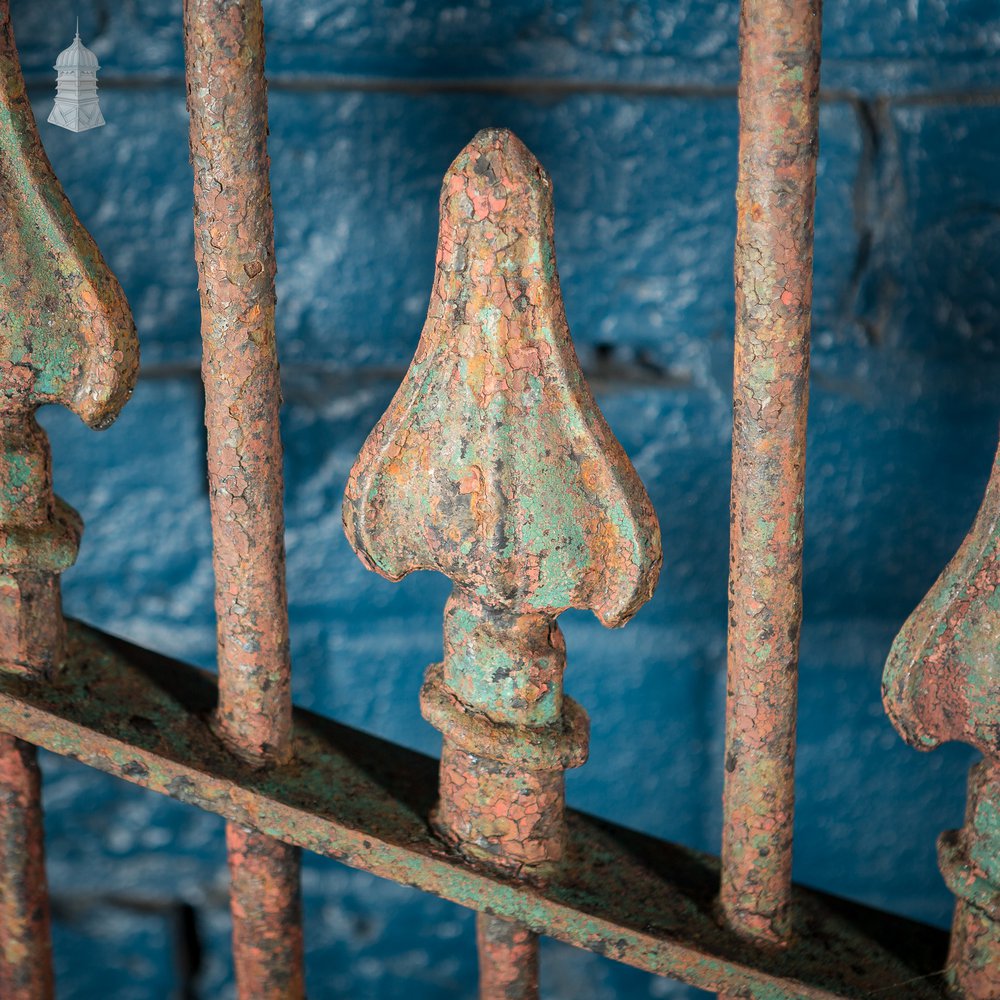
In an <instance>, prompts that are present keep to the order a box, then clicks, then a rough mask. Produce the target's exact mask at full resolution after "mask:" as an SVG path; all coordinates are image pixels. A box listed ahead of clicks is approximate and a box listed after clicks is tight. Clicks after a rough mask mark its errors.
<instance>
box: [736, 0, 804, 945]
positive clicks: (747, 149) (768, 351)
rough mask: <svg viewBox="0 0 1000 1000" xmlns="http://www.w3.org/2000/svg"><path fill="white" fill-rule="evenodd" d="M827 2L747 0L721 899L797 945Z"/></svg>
mask: <svg viewBox="0 0 1000 1000" xmlns="http://www.w3.org/2000/svg"><path fill="white" fill-rule="evenodd" d="M819 54H820V11H819V0H744V2H743V7H742V16H741V22H740V67H741V73H740V90H739V103H740V151H739V181H738V186H737V190H736V207H737V229H736V350H735V359H734V378H733V476H732V527H731V543H730V572H729V665H728V687H727V700H726V754H725V791H724V801H723V816H724V820H723V834H722V883H721V893H720V900H721V905H722V912H723V914H724V917H725V920H726V922H727V923H728V925H729V926H730V927H731V928H732V929H733V930H734V931H736V932H737V933H740V934H744V935H746V936H748V937H750V938H752V939H754V940H756V941H758V942H760V943H761V944H764V945H774V946H781V945H783V944H785V943H787V939H788V934H789V931H790V926H791V916H790V914H789V903H790V887H791V878H792V813H793V806H794V787H793V785H794V762H795V715H796V687H797V682H798V649H799V630H800V625H801V621H802V538H803V523H802V514H803V498H804V489H805V444H806V407H807V401H808V394H809V383H808V378H809V324H810V310H811V303H812V259H813V206H814V200H815V184H816V152H817V130H818V108H819V105H818V93H819Z"/></svg>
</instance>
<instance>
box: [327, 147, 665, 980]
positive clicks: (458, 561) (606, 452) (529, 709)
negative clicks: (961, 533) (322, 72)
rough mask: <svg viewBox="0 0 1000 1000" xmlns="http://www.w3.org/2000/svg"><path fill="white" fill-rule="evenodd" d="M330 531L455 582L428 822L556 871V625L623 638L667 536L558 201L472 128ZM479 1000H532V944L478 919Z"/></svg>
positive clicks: (560, 830) (559, 813) (561, 714)
mask: <svg viewBox="0 0 1000 1000" xmlns="http://www.w3.org/2000/svg"><path fill="white" fill-rule="evenodd" d="M344 525H345V529H346V531H347V536H348V538H349V539H350V542H351V544H352V546H353V547H354V549H355V551H356V552H357V553H358V555H359V556H360V557H361V559H362V560H363V562H364V563H365V565H366V566H368V567H369V568H370V569H373V570H375V571H377V572H379V573H381V574H382V575H383V576H386V577H388V578H389V579H390V580H399V579H401V578H402V577H403V576H405V575H406V574H407V573H409V572H411V571H413V570H418V569H437V570H440V571H441V572H443V573H445V574H446V575H447V576H449V577H450V578H451V580H452V581H453V583H454V585H455V586H454V589H453V591H452V594H451V597H450V598H449V600H448V604H447V606H446V608H445V615H444V661H443V662H442V663H440V664H435V665H433V666H431V667H430V668H429V669H428V671H427V677H426V680H425V683H424V687H423V690H422V692H421V708H422V711H423V714H424V717H425V718H426V719H427V720H428V721H429V722H430V723H431V724H432V725H434V726H435V727H436V728H437V729H439V730H440V731H441V732H442V734H443V736H444V745H443V750H442V756H441V771H440V800H439V803H438V806H437V808H436V810H435V812H434V816H433V823H434V826H435V828H436V829H437V831H438V832H439V833H440V835H441V836H442V837H443V838H444V840H446V841H447V842H448V843H450V844H452V845H454V846H455V848H456V849H457V850H458V851H460V852H461V853H462V854H464V855H466V856H468V857H470V858H473V859H476V860H478V861H480V862H484V863H486V864H489V865H492V866H495V867H497V868H501V869H504V870H507V871H510V872H511V873H512V874H514V875H516V876H517V877H520V878H525V879H541V880H544V879H545V878H546V877H548V876H550V875H551V872H552V870H553V868H554V867H555V866H556V865H558V863H559V862H560V860H561V859H562V857H563V852H564V846H565V837H566V829H565V823H564V797H565V796H564V771H565V769H566V768H568V767H576V766H579V765H580V764H582V763H583V762H584V760H585V759H586V755H587V738H588V721H587V716H586V713H585V712H584V711H583V710H582V709H581V708H580V707H579V706H578V705H576V704H575V703H574V702H572V701H571V700H570V699H569V698H566V697H565V696H564V695H563V672H564V670H565V666H566V647H565V643H564V641H563V638H562V633H561V632H560V629H559V626H558V624H557V623H556V618H557V616H558V615H559V614H560V613H561V612H562V611H564V610H565V609H566V608H569V607H576V608H590V609H592V610H593V611H594V612H595V613H596V614H597V616H598V618H599V619H600V620H601V621H602V622H603V623H604V624H605V625H608V626H618V625H622V624H624V623H625V622H626V621H628V619H629V618H631V617H632V615H633V614H635V612H636V611H637V610H638V609H639V607H641V605H642V604H643V603H645V601H646V600H648V598H649V596H650V594H651V593H652V591H653V587H654V586H655V583H656V578H657V575H658V573H659V568H660V562H661V554H660V533H659V526H658V524H657V521H656V516H655V514H654V513H653V509H652V506H651V504H650V502H649V498H648V497H647V496H646V491H645V489H644V488H643V486H642V483H641V482H640V481H639V478H638V476H637V475H636V473H635V470H634V469H633V468H632V465H631V463H630V462H629V460H628V458H627V456H626V455H625V452H624V451H623V450H622V448H621V445H619V444H618V442H617V441H616V440H615V438H614V435H613V434H612V433H611V430H610V429H609V427H608V425H607V423H606V422H605V420H604V418H603V416H602V415H601V413H600V411H599V410H598V408H597V404H596V403H595V402H594V399H593V396H592V395H591V393H590V389H589V388H588V386H587V384H586V382H585V381H584V378H583V374H582V373H581V371H580V367H579V363H578V361H577V358H576V353H575V351H574V350H573V345H572V342H571V340H570V337H569V330H568V328H567V325H566V317H565V312H564V309H563V304H562V298H561V295H560V290H559V278H558V275H557V274H556V266H555V256H554V251H553V245H552V194H551V182H550V181H549V178H548V176H547V175H546V173H545V171H544V170H543V169H542V168H541V166H540V165H539V164H538V161H537V160H536V159H535V158H534V157H533V156H532V155H531V153H530V152H528V150H527V149H526V148H525V147H524V145H523V144H522V143H521V142H520V141H519V140H518V139H517V138H516V137H515V136H513V135H512V134H511V133H510V132H507V131H505V130H496V129H487V130H485V131H483V132H480V133H479V135H477V136H476V137H475V139H474V140H473V141H472V142H471V143H470V144H469V145H468V146H467V147H466V148H465V149H464V150H463V151H462V152H461V153H460V154H459V156H458V157H457V159H456V160H455V162H454V163H453V164H452V166H451V168H450V169H449V170H448V172H447V174H446V175H445V179H444V184H443V187H442V191H441V227H440V236H439V241H438V256H437V273H436V277H435V281H434V288H433V291H432V294H431V303H430V307H429V309H428V313H427V322H426V324H425V326H424V330H423V334H422V335H421V338H420V343H419V345H418V347H417V351H416V355H415V357H414V359H413V363H412V364H411V366H410V369H409V371H408V372H407V374H406V377H405V378H404V380H403V383H402V385H401V386H400V388H399V390H398V392H397V393H396V396H395V398H394V400H393V401H392V403H391V405H390V407H389V409H388V411H387V412H386V413H385V415H384V416H383V417H382V419H381V420H380V421H379V423H378V425H377V426H376V427H375V429H374V430H373V431H372V434H371V435H370V437H369V438H368V440H367V442H366V443H365V446H364V448H363V449H362V451H361V454H360V456H359V457H358V460H357V462H356V463H355V466H354V468H353V470H352V471H351V475H350V479H349V482H348V486H347V491H346V495H345V500H344ZM479 941H480V945H481V948H480V961H481V965H482V978H481V983H482V987H483V989H482V993H483V996H484V998H498V1000H499V998H501V997H502V998H507V1000H514V998H527V997H532V996H534V995H535V994H536V992H537V982H536V980H537V976H536V974H535V969H536V967H537V955H536V949H537V944H536V942H535V941H534V939H533V936H531V935H528V934H527V933H526V932H524V931H522V930H520V929H518V928H515V927H513V926H511V925H506V926H505V925H504V923H503V922H502V921H497V920H496V919H495V918H492V917H489V916H484V917H482V918H481V919H480V922H479Z"/></svg>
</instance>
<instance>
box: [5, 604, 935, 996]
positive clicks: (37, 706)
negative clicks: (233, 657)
mask: <svg viewBox="0 0 1000 1000" xmlns="http://www.w3.org/2000/svg"><path fill="white" fill-rule="evenodd" d="M69 638H70V644H69V649H70V656H69V659H68V662H67V664H66V667H65V669H64V670H62V671H60V672H59V675H58V677H57V678H56V681H55V683H54V684H51V685H37V684H32V683H31V682H30V680H29V679H27V678H24V677H21V676H18V675H15V674H10V673H2V672H0V729H3V730H7V731H9V732H12V733H14V734H15V735H17V736H20V737H22V738H23V737H26V736H30V737H31V739H32V740H34V741H36V742H37V743H38V744H39V745H40V746H43V747H45V748H47V749H49V750H52V751H54V752H56V753H60V754H64V755H66V756H70V757H73V758H74V759H77V760H80V761H82V762H83V763H85V764H87V765H89V766H91V767H96V768H98V769H99V770H102V771H106V772H108V773H110V774H114V775H117V776H118V777H121V778H124V779H126V780H127V781H130V782H133V783H135V784H138V785H141V786H143V787H146V788H150V789H152V790H154V791H157V792H160V793H165V794H168V795H172V796H173V797H175V798H178V799H180V800H181V801H183V802H187V803H189V804H191V805H194V806H197V807H199V808H202V809H207V810H209V811H211V812H215V813H218V814H220V815H222V816H224V817H226V818H227V819H229V820H231V821H232V822H234V823H238V824H241V825H244V826H253V827H255V828H257V829H259V830H260V831H261V832H262V833H264V834H266V835H268V836H272V837H279V838H281V839H282V840H285V841H287V842H289V843H293V844H296V845H299V846H300V847H303V848H306V849H308V850H312V851H316V852H317V853H320V854H324V855H326V856H328V857H332V858H336V859H337V860H339V861H342V862H344V863H345V864H348V865H351V866H352V867H355V868H359V869H362V870H365V871H370V872H373V873H375V874H377V875H381V876H384V877H386V878H390V879H392V880H394V881H396V882H401V883H403V884H406V885H412V886H415V887H417V888H420V889H424V890H426V891H429V892H433V893H435V894H436V895H439V896H443V897H444V898H446V899H449V900H452V901H453V902H455V903H458V904H459V905H462V906H467V907H470V908H472V909H476V910H482V911H487V912H490V913H492V914H493V915H495V916H499V917H503V918H505V919H508V920H513V921H516V922H518V923H520V924H522V925H524V926H526V927H528V928H529V929H530V930H532V931H534V932H536V933H544V934H547V935H550V936H552V937H554V938H557V939H559V940H562V941H566V942H569V943H572V944H576V945H578V946H580V947H583V948H588V949H590V950H592V951H596V952H598V953H600V954H602V955H606V956H607V957H609V958H612V959H616V960H618V961H623V962H627V963H629V964H631V965H635V966H638V967H639V968H642V969H646V970H648V971H650V972H654V973H657V974H659V975H665V976H672V977H674V978H677V979H681V980H683V981H685V982H688V983H691V984H693V985H695V986H699V987H701V988H702V989H706V990H713V991H716V992H718V991H720V990H727V991H729V992H730V993H731V994H732V995H744V996H751V997H757V998H760V1000H773V998H775V997H780V996H782V995H788V996H791V997H796V998H811V1000H833V998H839V1000H871V997H872V996H877V997H879V998H880V1000H931V998H935V1000H942V998H943V997H944V996H945V992H944V986H943V983H942V981H941V978H940V977H936V978H935V977H934V976H933V973H934V972H935V971H936V970H940V969H941V968H943V966H944V962H945V956H946V949H947V935H945V934H944V933H943V932H941V931H939V930H937V929H934V928H929V927H925V926H922V925H920V924H916V923H914V922H912V921H908V920H905V919H903V918H900V917H898V916H895V915H893V914H890V913H883V912H880V911H876V910H872V909H869V908H867V907H864V906H861V905H859V904H855V903H851V902H848V901H845V900H840V899H837V898H835V897H832V896H829V895H825V894H823V893H819V892H815V891H812V890H807V889H804V888H798V887H796V888H794V889H793V898H794V903H795V905H794V934H793V936H792V943H791V944H790V946H789V948H788V949H787V950H785V951H782V952H780V953H772V952H769V951H767V950H763V949H760V948H758V947H756V946H754V945H753V944H752V943H750V942H745V941H744V940H742V939H741V938H740V937H739V936H738V935H736V934H735V933H733V932H732V931H730V930H728V929H726V928H725V927H722V926H720V924H719V921H718V919H717V916H716V912H715V901H716V896H717V889H718V880H719V864H718V861H717V860H716V859H714V858H711V857H708V856H706V855H703V854H700V853H699V852H697V851H692V850H690V849H688V848H685V847H680V846H675V845H671V844H667V843H663V842H661V841H657V840H655V839H654V838H651V837H647V836H645V835H643V834H638V833H634V832H632V831H629V830H625V829H623V828H621V827H618V826H615V825H614V824H610V823H606V822H604V821H601V820H597V819H594V818H592V817H588V816H584V815H581V814H579V813H576V812H574V811H573V810H572V809H567V811H566V820H567V831H568V832H567V841H566V849H565V854H564V863H563V864H562V865H559V866H556V867H555V869H554V871H553V872H552V874H551V876H550V878H549V879H548V881H547V883H546V884H538V883H537V882H535V881H531V880H523V879H515V878H512V877H511V876H510V875H508V874H506V873H504V872H503V871H500V870H497V869H496V868H495V867H493V866H488V865H482V864H480V863H478V862H474V861H470V860H468V859H466V858H464V857H463V856H462V855H461V854H459V853H458V852H455V851H453V850H451V849H450V848H449V847H448V846H447V845H446V844H445V843H443V842H442V841H441V840H440V839H439V838H438V837H436V836H434V834H433V833H432V832H431V830H430V829H429V828H428V826H427V822H426V816H427V813H428V811H429V810H430V808H431V807H432V805H433V803H434V797H435V786H436V780H435V777H436V772H437V769H438V762H437V761H435V760H432V759H430V758H428V757H424V756H423V755H421V754H416V753H413V752H412V751H409V750H406V749H404V748H402V747H398V746H394V745H392V744H390V743H386V742H384V741H382V740H379V739H377V738H375V737H373V736H369V735H367V734H364V733H360V732H357V731H354V730H350V729H348V728H346V727H344V726H340V725H337V724H336V723H334V722H331V721H329V720H325V719H322V718H320V717H318V716H316V715H313V714H311V713H309V712H305V711H301V710H297V711H296V712H295V713H294V723H293V725H294V731H295V746H296V758H295V760H294V761H291V762H289V763H287V764H282V765H277V766H275V767H273V768H271V769H268V770H261V769H260V768H256V767H254V766H253V765H252V764H249V763H246V762H244V761H241V760H240V759H239V758H237V757H236V756H235V755H233V754H231V753H229V752H227V751H226V749H225V748H224V746H223V745H222V744H221V743H220V742H219V740H218V738H217V737H216V736H215V734H214V732H213V730H212V727H211V725H210V722H209V720H210V717H211V713H212V711H213V709H214V707H215V704H216V700H217V688H216V679H215V677H214V675H212V674H209V673H206V672H202V671H199V670H195V669H194V668H192V667H188V666H186V665H185V664H183V663H179V662H177V661H174V660H170V659H168V658H166V657H162V656H159V655H157V654H154V653H148V652H144V651H142V650H140V649H137V648H136V647H134V646H131V645H129V644H127V643H124V642H122V641H120V640H111V639H108V638H107V637H103V636H101V635H100V634H99V633H95V632H94V631H93V630H90V629H87V628H85V627H83V626H80V625H78V624H76V623H72V622H71V623H70V630H69Z"/></svg>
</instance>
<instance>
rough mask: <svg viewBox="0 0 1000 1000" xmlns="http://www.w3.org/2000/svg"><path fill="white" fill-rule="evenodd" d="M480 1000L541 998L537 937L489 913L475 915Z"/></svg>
mask: <svg viewBox="0 0 1000 1000" xmlns="http://www.w3.org/2000/svg"><path fill="white" fill-rule="evenodd" d="M476 944H477V946H478V951H479V997H480V1000H533V998H534V997H537V996H538V935H537V934H533V933H532V932H531V931H529V930H528V928H527V927H522V926H521V925H520V924H514V923H511V922H510V921H509V920H503V919H501V918H500V917H494V916H491V915H490V914H488V913H478V914H477V915H476Z"/></svg>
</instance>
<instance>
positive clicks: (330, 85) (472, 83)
mask: <svg viewBox="0 0 1000 1000" xmlns="http://www.w3.org/2000/svg"><path fill="white" fill-rule="evenodd" d="M26 86H27V89H28V90H29V91H39V90H46V91H48V90H51V89H52V86H53V81H52V79H51V78H50V77H49V76H44V77H42V76H33V77H29V78H28V79H27V80H26ZM100 86H101V89H102V90H145V89H173V88H176V89H178V90H183V89H184V86H185V84H184V77H183V76H182V75H179V74H171V75H154V74H136V75H120V76H114V75H109V76H106V77H103V78H102V79H101V81H100ZM268 88H269V90H272V91H275V92H287V93H303V94H305V93H341V92H359V93H386V94H389V93H400V94H412V95H415V96H423V95H430V94H461V93H487V94H497V95H511V96H527V97H530V96H535V97H569V96H573V95H576V94H608V95H611V96H619V97H666V98H702V99H712V100H718V99H723V100H727V99H733V100H735V98H736V84H735V83H733V84H719V85H715V84H710V85H706V84H684V83H657V82H628V81H618V80H594V81H587V80H573V79H523V80H510V79H503V78H497V79H490V78H473V79H469V78H464V77H459V78H455V79H446V78H420V77H399V78H392V77H371V78H369V77H356V76H327V75H316V76H311V77H293V76H285V75H277V76H273V77H271V78H269V80H268ZM820 100H821V101H823V102H824V103H838V102H851V103H853V102H857V101H859V100H860V101H871V102H875V101H884V102H887V103H889V104H893V105H899V106H914V105H947V104H954V105H959V106H968V105H986V106H990V105H996V104H1000V87H996V88H987V89H983V88H971V89H969V90H941V91H937V90H927V91H914V92H911V93H902V94H895V95H894V94H891V93H879V92H869V91H866V90H849V89H842V88H833V89H823V90H821V91H820Z"/></svg>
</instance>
